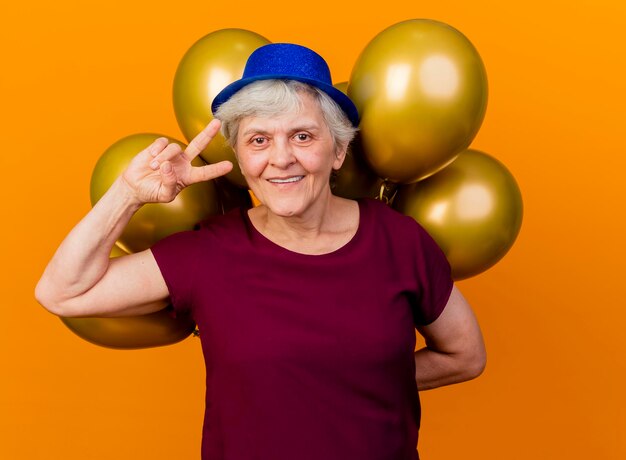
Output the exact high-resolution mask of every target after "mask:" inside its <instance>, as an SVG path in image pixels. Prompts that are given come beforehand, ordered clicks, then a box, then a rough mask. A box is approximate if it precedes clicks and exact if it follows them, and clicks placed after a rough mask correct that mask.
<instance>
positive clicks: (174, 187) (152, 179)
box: [121, 119, 233, 204]
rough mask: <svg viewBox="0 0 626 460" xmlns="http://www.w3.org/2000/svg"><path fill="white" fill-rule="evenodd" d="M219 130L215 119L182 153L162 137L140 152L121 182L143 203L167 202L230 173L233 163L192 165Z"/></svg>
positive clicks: (178, 146)
mask: <svg viewBox="0 0 626 460" xmlns="http://www.w3.org/2000/svg"><path fill="white" fill-rule="evenodd" d="M219 128H220V121H219V120H217V119H214V120H212V121H211V122H210V123H209V124H208V125H207V126H206V128H204V129H203V130H202V131H201V132H200V133H199V134H198V135H197V136H196V137H195V138H194V139H193V140H192V141H191V142H190V143H189V145H188V146H187V148H186V149H185V150H182V148H181V146H180V145H178V144H176V143H171V144H170V143H169V142H168V140H167V138H164V137H161V138H159V139H157V140H156V141H154V142H153V143H152V144H151V145H150V146H148V147H147V148H146V149H144V150H143V151H141V152H140V153H139V154H137V156H135V158H133V160H132V161H131V162H130V164H129V166H128V168H126V170H125V171H124V173H123V174H122V178H121V179H122V182H124V183H125V184H126V186H127V187H128V188H129V189H130V191H131V193H132V195H133V196H134V197H135V199H136V200H137V201H138V202H139V203H141V204H143V203H168V202H170V201H172V200H173V199H174V198H176V195H178V193H180V191H181V190H182V189H184V188H185V187H187V186H189V185H191V184H195V183H196V182H202V181H207V180H211V179H214V178H216V177H219V176H223V175H224V174H226V173H228V172H230V170H231V169H232V168H233V165H232V163H231V162H230V161H221V162H219V163H215V164H211V165H206V166H200V167H197V166H192V165H191V161H192V160H193V159H194V158H195V157H197V156H198V155H199V154H200V152H201V151H202V150H204V148H205V147H206V146H207V145H209V143H210V142H211V140H213V138H214V137H215V135H216V134H217V132H218V130H219Z"/></svg>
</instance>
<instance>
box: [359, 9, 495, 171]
mask: <svg viewBox="0 0 626 460" xmlns="http://www.w3.org/2000/svg"><path fill="white" fill-rule="evenodd" d="M348 95H349V96H350V98H351V99H352V100H353V101H354V103H355V104H356V106H357V108H358V110H359V114H360V116H361V123H360V128H361V136H362V139H363V151H364V153H365V156H366V158H367V161H368V163H369V164H370V166H371V168H372V169H373V170H374V171H375V172H376V173H377V174H378V176H380V177H382V178H385V179H388V180H391V181H394V182H399V183H411V182H415V181H418V180H421V179H424V178H425V177H428V176H429V175H431V174H433V173H435V172H436V171H438V170H440V169H441V168H443V167H445V166H446V165H447V164H449V163H450V162H451V161H452V160H454V158H455V157H456V155H457V154H458V153H459V152H460V151H462V150H463V149H465V148H467V147H468V146H469V145H470V143H471V142H472V139H473V138H474V136H475V135H476V133H477V132H478V130H479V128H480V125H481V123H482V120H483V118H484V114H485V109H486V106H487V76H486V72H485V68H484V65H483V63H482V60H481V58H480V56H479V55H478V52H477V51H476V49H475V48H474V46H473V45H472V44H471V43H470V42H469V40H468V39H467V38H466V37H465V36H464V35H463V34H462V33H461V32H459V31H458V30H456V29H454V28H452V27H450V26H449V25H447V24H444V23H441V22H438V21H433V20H427V19H414V20H409V21H405V22H400V23H398V24H395V25H393V26H391V27H389V28H387V29H385V30H384V31H382V32H381V33H379V34H378V35H377V36H376V37H374V39H373V40H372V41H371V42H370V43H369V44H368V45H367V46H366V47H365V49H364V50H363V52H362V53H361V55H360V56H359V58H358V60H357V62H356V64H355V66H354V68H353V70H352V74H351V76H350V81H349V85H348Z"/></svg>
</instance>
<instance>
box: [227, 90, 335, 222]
mask: <svg viewBox="0 0 626 460" xmlns="http://www.w3.org/2000/svg"><path fill="white" fill-rule="evenodd" d="M300 99H301V101H302V109H301V110H300V111H299V112H297V113H285V114H282V115H279V116H276V117H272V118H259V117H246V118H244V119H242V120H241V122H240V124H239V132H238V135H237V143H236V149H235V150H236V153H237V158H238V160H239V166H240V167H241V171H242V173H243V175H244V176H245V178H246V180H247V182H248V185H249V186H250V189H251V190H252V192H253V193H254V194H255V196H256V197H257V198H258V199H259V201H260V202H261V203H263V204H264V205H265V206H267V207H268V208H269V210H270V211H271V212H272V213H274V214H276V215H278V216H283V217H291V216H305V215H306V214H307V212H310V211H313V212H314V211H315V209H322V208H321V207H320V206H323V204H324V200H327V199H328V197H329V196H330V186H329V177H330V173H331V170H332V169H333V168H334V169H339V167H340V166H341V164H342V163H343V160H344V158H345V149H343V150H342V151H336V149H335V146H334V142H333V138H332V135H331V133H330V130H329V129H328V126H327V125H326V122H325V120H324V116H323V114H322V111H321V109H320V107H319V104H318V103H317V101H316V100H315V99H314V98H313V96H311V95H309V94H306V93H302V94H301V95H300Z"/></svg>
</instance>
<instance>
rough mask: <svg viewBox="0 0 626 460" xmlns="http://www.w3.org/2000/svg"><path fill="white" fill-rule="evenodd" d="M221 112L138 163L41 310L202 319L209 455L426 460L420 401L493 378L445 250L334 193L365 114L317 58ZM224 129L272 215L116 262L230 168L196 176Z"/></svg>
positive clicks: (79, 241)
mask: <svg viewBox="0 0 626 460" xmlns="http://www.w3.org/2000/svg"><path fill="white" fill-rule="evenodd" d="M213 108H214V111H215V117H216V119H215V120H213V121H212V122H211V123H209V125H208V126H207V127H206V129H205V130H204V131H203V132H202V133H200V134H199V135H198V137H196V138H195V139H194V140H193V141H192V142H191V143H190V144H189V146H188V147H187V148H186V149H185V150H184V151H181V148H180V147H179V146H178V145H177V144H168V142H167V140H166V139H159V140H157V141H155V142H154V143H153V144H152V145H150V146H149V147H148V148H147V149H145V150H144V151H143V152H141V153H139V154H138V155H137V156H136V157H135V158H134V160H133V161H132V162H131V164H130V166H129V167H128V168H127V169H126V171H125V172H124V173H123V174H122V175H121V176H120V177H119V178H118V179H117V181H116V182H115V183H114V184H113V186H112V187H111V188H110V190H109V191H108V192H107V193H106V194H105V195H104V197H103V198H102V199H101V200H100V201H99V202H98V203H97V204H96V206H94V208H93V209H92V210H91V211H90V212H89V214H88V215H87V216H86V217H85V218H84V219H83V220H82V221H81V222H80V223H79V224H78V225H77V226H76V227H75V228H74V229H73V230H72V231H71V233H70V234H69V235H68V236H67V238H66V239H65V240H64V241H63V243H62V244H61V246H60V247H59V249H58V251H57V252H56V254H55V255H54V257H53V259H52V260H51V262H50V263H49V265H48V267H47V268H46V270H45V272H44V274H43V276H42V278H41V280H40V282H39V284H38V286H37V290H36V296H37V298H38V300H39V301H40V302H41V303H42V304H43V305H44V306H45V307H46V308H47V309H49V310H50V311H52V312H53V313H56V314H58V315H62V316H90V315H91V316H115V315H118V316H119V315H138V314H143V313H150V312H151V311H153V310H154V309H155V308H158V306H155V305H158V303H156V304H155V302H156V301H163V305H164V304H165V302H166V301H167V300H168V299H169V302H171V304H172V305H173V306H174V308H175V309H176V310H177V311H179V312H182V311H186V312H187V311H190V312H191V313H192V315H193V317H194V319H195V321H196V323H197V324H198V327H199V329H200V331H201V340H202V349H203V352H204V357H205V361H206V379H207V382H206V383H207V389H206V413H205V422H204V431H203V441H202V458H203V459H213V460H218V459H220V460H221V459H223V460H253V459H260V460H283V459H284V460H287V459H288V460H293V459H298V460H306V459H315V460H321V459H324V460H332V459H337V460H351V459H355V460H356V459H359V460H366V459H371V460H382V459H389V460H409V459H411V460H413V459H417V458H418V454H417V451H416V445H417V436H418V428H419V422H420V405H419V397H418V390H425V389H429V388H435V387H438V386H441V385H448V384H452V383H456V382H460V381H464V380H468V379H471V378H474V377H476V376H477V375H479V374H480V373H481V372H482V370H483V367H484V364H485V350H484V345H483V341H482V337H481V333H480V329H479V326H478V324H477V321H476V319H475V317H474V314H473V313H472V310H471V308H470V306H469V305H468V304H467V302H466V301H465V300H464V298H463V296H462V295H461V294H460V293H459V291H458V290H457V288H456V287H455V286H454V284H453V281H452V279H451V277H450V267H449V265H448V263H447V261H446V259H445V257H444V255H443V253H442V252H441V250H440V249H439V248H438V247H437V245H436V244H435V243H434V242H433V240H432V239H431V238H430V237H429V235H428V234H427V233H426V232H425V231H424V230H423V229H422V228H421V227H420V226H419V225H418V224H417V223H416V222H415V221H413V220H412V219H411V218H409V217H405V216H403V215H401V214H399V213H397V212H396V211H394V210H392V209H391V208H389V207H388V206H387V205H385V204H383V203H381V202H379V201H375V200H370V199H362V200H358V201H352V200H347V199H344V198H340V197H337V196H334V195H333V194H332V193H331V188H330V185H329V177H330V175H331V172H332V171H333V170H337V169H339V168H340V167H341V164H342V162H343V160H344V158H345V156H346V150H347V148H348V144H349V142H350V140H351V139H352V137H353V136H354V133H355V131H356V128H355V126H356V125H357V124H358V115H357V112H356V109H355V107H354V105H353V104H352V102H351V101H350V100H349V99H348V98H347V96H345V95H344V94H343V93H341V92H339V91H337V90H336V89H334V88H333V87H332V84H331V80H330V74H329V72H328V67H327V65H326V63H325V62H324V61H323V59H322V58H321V57H320V56H319V55H317V54H316V53H314V52H313V51H311V50H309V49H307V48H304V47H301V46H298V45H291V44H272V45H267V46H265V47H262V48H260V49H259V50H257V51H255V53H253V55H252V56H251V57H250V59H249V61H248V64H247V66H246V70H245V72H244V77H243V78H242V79H241V80H239V81H237V82H235V83H233V84H232V85H229V86H228V87H227V88H225V89H224V90H223V91H222V92H221V93H220V94H219V95H218V96H217V98H216V99H215V101H214V104H213ZM220 120H221V123H220ZM220 124H221V126H222V131H223V133H224V135H225V137H226V138H227V139H228V142H229V143H230V145H231V146H232V147H233V149H234V150H235V152H236V156H237V160H238V163H239V167H240V168H241V171H242V173H243V175H244V176H245V178H246V180H247V182H248V185H249V186H250V188H251V190H252V191H253V192H254V194H255V195H256V196H257V197H258V198H259V200H260V202H261V205H260V206H257V207H255V208H252V209H241V210H236V211H232V212H230V213H228V214H226V215H224V216H218V217H215V218H212V219H210V220H209V221H207V222H204V223H203V224H202V225H201V226H200V228H199V229H198V230H195V231H189V232H183V233H179V234H176V235H173V236H171V237H169V238H166V239H164V240H162V241H160V242H159V243H157V244H156V245H155V246H154V247H153V248H151V249H150V250H147V251H144V252H141V253H138V254H133V255H130V256H128V257H123V258H118V259H114V260H109V252H110V250H111V247H112V246H113V244H114V243H115V241H116V239H117V238H118V237H119V236H120V234H121V232H122V230H123V228H124V226H125V225H126V223H127V222H128V221H129V219H130V218H131V216H132V215H133V213H134V212H135V211H137V209H139V208H140V207H141V206H142V205H143V204H144V203H148V202H167V201H171V200H173V199H174V197H175V196H176V195H177V193H178V192H180V191H181V190H182V189H183V188H184V187H186V186H188V185H190V184H192V183H195V182H198V181H204V180H209V179H212V178H215V177H218V176H221V175H223V174H226V173H227V172H228V171H230V169H231V167H232V165H231V164H230V163H229V162H222V163H218V164H214V165H209V166H204V167H192V166H191V165H190V161H191V160H192V159H193V158H194V157H195V156H196V155H198V153H199V152H200V151H201V150H203V149H204V148H205V147H206V145H207V144H208V143H209V142H210V141H211V139H212V138H213V137H214V136H215V134H216V133H217V131H218V129H219V128H220ZM415 329H417V330H418V331H419V333H420V334H421V335H422V336H423V337H424V338H425V341H426V347H425V348H422V349H421V350H418V351H417V352H415V351H414V349H415Z"/></svg>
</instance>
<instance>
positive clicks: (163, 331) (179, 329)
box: [61, 245, 196, 350]
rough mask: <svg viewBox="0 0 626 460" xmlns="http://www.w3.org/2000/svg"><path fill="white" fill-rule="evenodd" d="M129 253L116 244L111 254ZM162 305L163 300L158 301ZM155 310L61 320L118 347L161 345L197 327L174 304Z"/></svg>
mask: <svg viewBox="0 0 626 460" xmlns="http://www.w3.org/2000/svg"><path fill="white" fill-rule="evenodd" d="M125 255H128V254H127V253H126V252H124V251H123V250H122V249H120V248H119V247H118V246H117V245H116V246H114V247H113V249H112V250H111V258H114V257H123V256H125ZM159 305H161V304H159ZM162 306H163V309H162V310H160V311H157V312H155V313H150V314H147V315H138V316H127V317H119V318H65V317H61V321H62V322H63V324H65V325H66V326H67V327H68V328H69V329H70V330H71V331H72V332H74V333H75V334H76V335H77V336H79V337H80V338H82V339H83V340H86V341H88V342H90V343H93V344H95V345H99V346H101V347H107V348H116V349H124V350H129V349H137V348H150V347H159V346H164V345H171V344H174V343H176V342H180V341H181V340H183V339H184V338H186V337H189V335H190V334H191V333H192V332H193V331H194V329H195V327H196V325H195V323H194V321H193V320H192V319H191V317H189V316H186V315H180V314H177V315H176V317H174V316H173V314H172V308H171V307H168V306H167V304H165V303H162Z"/></svg>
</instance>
